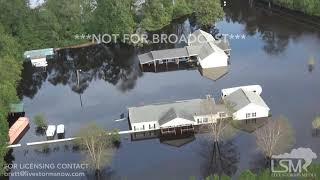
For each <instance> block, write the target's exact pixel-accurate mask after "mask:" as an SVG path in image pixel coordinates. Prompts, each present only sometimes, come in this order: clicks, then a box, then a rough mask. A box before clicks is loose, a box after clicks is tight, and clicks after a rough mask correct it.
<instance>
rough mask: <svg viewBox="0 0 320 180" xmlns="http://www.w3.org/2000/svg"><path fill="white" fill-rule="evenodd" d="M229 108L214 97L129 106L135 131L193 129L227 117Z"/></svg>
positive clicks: (132, 127) (130, 120) (162, 131)
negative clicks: (216, 101)
mask: <svg viewBox="0 0 320 180" xmlns="http://www.w3.org/2000/svg"><path fill="white" fill-rule="evenodd" d="M227 116H228V115H227V109H226V108H225V106H224V105H222V104H215V103H214V100H213V99H212V98H206V99H191V100H184V101H176V102H172V103H163V104H151V105H146V106H139V107H131V108H129V123H130V127H131V129H132V130H133V131H147V130H159V129H160V130H161V133H162V134H163V133H166V132H175V130H176V129H179V130H180V131H181V132H182V131H188V130H193V126H195V125H201V124H207V123H212V122H215V121H216V120H217V119H218V118H226V117H227Z"/></svg>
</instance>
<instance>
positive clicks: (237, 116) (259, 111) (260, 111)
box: [233, 103, 269, 120]
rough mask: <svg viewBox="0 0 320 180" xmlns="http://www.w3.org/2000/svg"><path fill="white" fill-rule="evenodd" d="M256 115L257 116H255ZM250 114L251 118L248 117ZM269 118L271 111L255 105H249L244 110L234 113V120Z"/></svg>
mask: <svg viewBox="0 0 320 180" xmlns="http://www.w3.org/2000/svg"><path fill="white" fill-rule="evenodd" d="M254 113H255V116H253V115H254ZM247 114H250V116H247ZM268 116H269V109H268V108H265V107H261V106H257V105H255V104H252V103H251V104H249V105H247V106H245V107H244V108H242V109H240V110H238V111H237V112H235V113H233V119H234V120H246V119H254V118H264V117H268Z"/></svg>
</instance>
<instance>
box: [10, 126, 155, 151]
mask: <svg viewBox="0 0 320 180" xmlns="http://www.w3.org/2000/svg"><path fill="white" fill-rule="evenodd" d="M147 131H150V130H141V131H133V130H127V131H119V132H118V133H119V134H120V135H124V134H132V133H137V132H147ZM77 138H78V137H71V138H64V139H55V140H47V141H37V142H30V143H26V144H25V145H26V146H35V145H42V144H53V143H60V142H68V141H73V140H75V139H77ZM17 147H23V145H22V144H13V145H9V146H7V148H17Z"/></svg>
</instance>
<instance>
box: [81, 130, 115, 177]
mask: <svg viewBox="0 0 320 180" xmlns="http://www.w3.org/2000/svg"><path fill="white" fill-rule="evenodd" d="M78 137H79V138H78V139H77V140H76V144H77V145H78V146H79V147H80V148H81V149H82V150H83V151H84V152H85V153H86V159H85V162H86V163H88V164H89V166H90V167H91V168H92V169H93V170H95V175H96V177H97V179H100V174H101V173H100V172H101V170H102V168H104V167H105V166H106V165H107V164H109V163H110V162H111V160H112V157H113V154H114V148H113V139H114V138H113V134H112V133H110V132H107V131H105V130H103V129H102V128H101V127H99V126H97V125H96V124H90V125H88V126H87V127H84V128H82V129H80V130H79V132H78Z"/></svg>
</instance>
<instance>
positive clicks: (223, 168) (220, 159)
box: [201, 96, 238, 176]
mask: <svg viewBox="0 0 320 180" xmlns="http://www.w3.org/2000/svg"><path fill="white" fill-rule="evenodd" d="M216 106H217V105H216V104H215V102H214V101H213V99H212V98H211V97H210V96H207V99H205V100H203V102H202V103H201V110H202V111H204V113H205V114H209V116H207V118H208V122H209V124H208V125H207V126H205V128H207V130H208V134H209V138H208V141H207V142H206V144H207V145H206V147H207V148H205V149H207V151H206V153H202V154H203V155H204V156H206V157H207V158H206V159H207V160H208V162H206V163H207V165H206V166H207V167H205V169H206V172H205V175H206V176H208V175H210V174H211V175H212V174H217V175H219V176H222V175H223V174H225V175H232V174H233V173H235V171H236V166H235V165H236V163H237V162H238V154H237V152H236V148H235V147H234V145H233V143H232V141H228V140H230V139H231V138H232V137H233V136H234V135H235V133H236V129H234V128H233V127H232V126H231V123H230V122H231V119H229V118H225V114H219V113H218V115H217V112H216ZM217 116H218V117H217ZM208 156H209V158H208Z"/></svg>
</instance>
